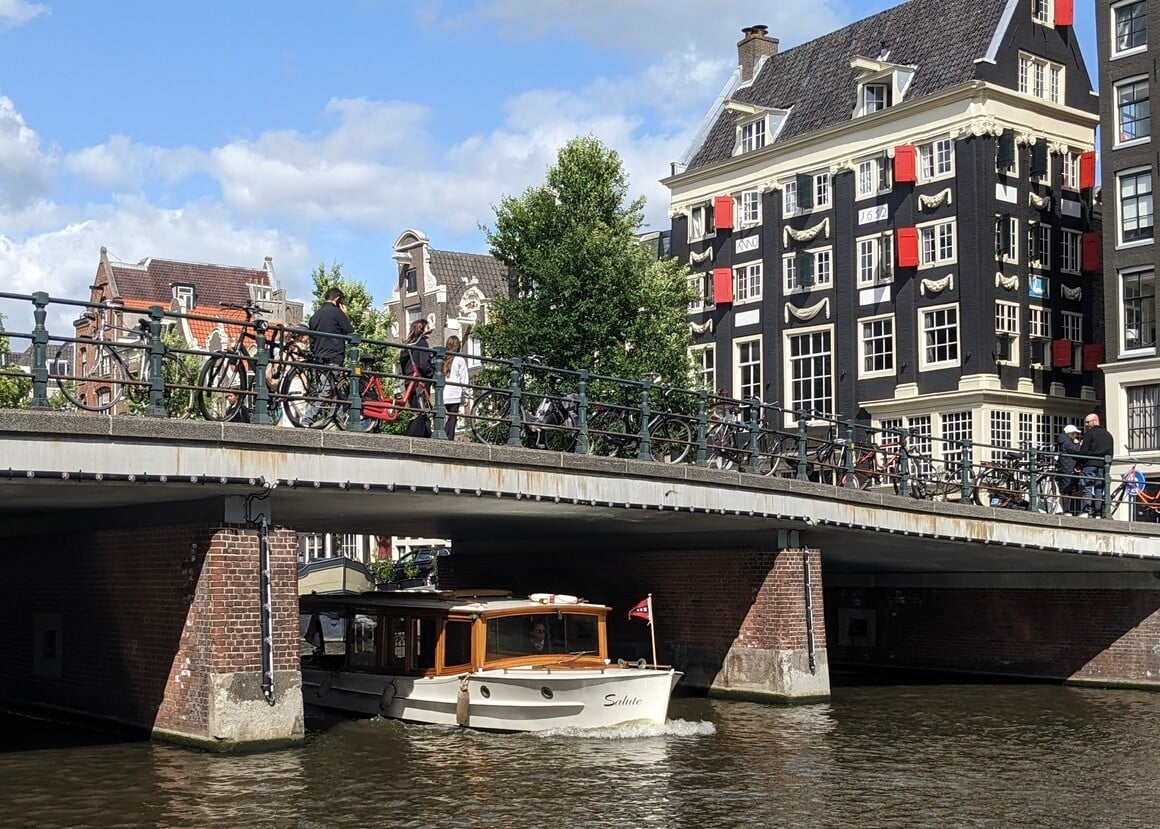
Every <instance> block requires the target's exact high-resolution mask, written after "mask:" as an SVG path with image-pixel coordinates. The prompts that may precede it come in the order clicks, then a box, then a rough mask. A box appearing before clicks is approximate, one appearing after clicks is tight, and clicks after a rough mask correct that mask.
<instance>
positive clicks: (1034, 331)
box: [1027, 305, 1051, 340]
mask: <svg viewBox="0 0 1160 829" xmlns="http://www.w3.org/2000/svg"><path fill="white" fill-rule="evenodd" d="M1027 336H1028V337H1030V338H1031V339H1033V340H1050V339H1051V309H1050V308H1044V307H1043V306H1042V305H1029V306H1027Z"/></svg>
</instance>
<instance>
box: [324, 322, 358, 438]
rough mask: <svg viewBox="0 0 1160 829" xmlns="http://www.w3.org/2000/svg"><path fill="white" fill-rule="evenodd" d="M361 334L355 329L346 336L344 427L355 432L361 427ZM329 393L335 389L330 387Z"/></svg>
mask: <svg viewBox="0 0 1160 829" xmlns="http://www.w3.org/2000/svg"><path fill="white" fill-rule="evenodd" d="M361 346H362V335H361V334H359V333H358V332H357V331H355V332H354V333H353V334H350V335H349V336H348V337H347V343H346V376H347V377H349V378H350V382H349V383H347V384H346V386H347V408H346V428H347V429H349V430H350V431H352V432H357V431H359V430H360V429H361V428H362V419H363V416H362V362H361V358H362V349H361ZM330 393H331V394H334V393H335V391H334V390H333V389H332V390H331V392H330Z"/></svg>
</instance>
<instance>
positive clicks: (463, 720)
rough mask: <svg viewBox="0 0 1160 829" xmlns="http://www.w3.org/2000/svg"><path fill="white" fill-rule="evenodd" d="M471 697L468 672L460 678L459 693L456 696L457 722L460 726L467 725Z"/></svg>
mask: <svg viewBox="0 0 1160 829" xmlns="http://www.w3.org/2000/svg"><path fill="white" fill-rule="evenodd" d="M470 706H471V699H470V697H469V696H468V693H467V674H464V675H463V676H461V677H460V678H459V695H458V696H457V697H456V698H455V722H456V723H457V724H458V725H460V726H466V725H467V719H468V714H469V709H470Z"/></svg>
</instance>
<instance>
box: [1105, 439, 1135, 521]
mask: <svg viewBox="0 0 1160 829" xmlns="http://www.w3.org/2000/svg"><path fill="white" fill-rule="evenodd" d="M1103 475H1104V508H1103V511H1102V512H1101V515H1103V517H1104V518H1111V517H1112V456H1111V455H1104V472H1103ZM1135 509H1136V495H1135V493H1133V496H1132V503H1131V511H1130V512H1129V513H1128V514H1129V515H1131V516H1132V520H1135V518H1136V516H1135V515H1134V514H1133V513H1134V512H1135Z"/></svg>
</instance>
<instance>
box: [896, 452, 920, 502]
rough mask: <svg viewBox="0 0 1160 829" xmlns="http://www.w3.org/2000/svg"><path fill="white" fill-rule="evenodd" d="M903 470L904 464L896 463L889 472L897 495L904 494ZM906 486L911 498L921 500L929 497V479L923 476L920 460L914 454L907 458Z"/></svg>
mask: <svg viewBox="0 0 1160 829" xmlns="http://www.w3.org/2000/svg"><path fill="white" fill-rule="evenodd" d="M901 470H902V465H901V464H895V465H894V466H892V467H891V469H890V471H889V473H888V474H889V475H890V477H891V481H892V483H893V484H894V494H895V495H901V494H902V475H901ZM906 488H907V494H908V495H910V497H911V498H917V499H919V500H920V501H921V500H925V499H926V498H927V495H928V492H927V481H926V480H925V479H924V477H923V474H922V467H921V466H920V465H919V463H918V460H917V459H916V458H914V457H913V456H909V457H907V459H906Z"/></svg>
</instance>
